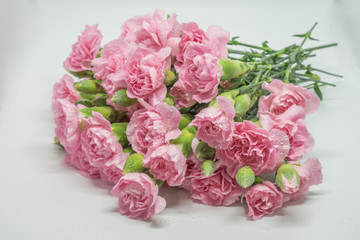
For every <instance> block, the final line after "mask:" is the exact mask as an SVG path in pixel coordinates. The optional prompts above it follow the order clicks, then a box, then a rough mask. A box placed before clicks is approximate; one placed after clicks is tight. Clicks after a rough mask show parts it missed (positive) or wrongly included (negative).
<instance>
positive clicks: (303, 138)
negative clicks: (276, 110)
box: [259, 106, 314, 162]
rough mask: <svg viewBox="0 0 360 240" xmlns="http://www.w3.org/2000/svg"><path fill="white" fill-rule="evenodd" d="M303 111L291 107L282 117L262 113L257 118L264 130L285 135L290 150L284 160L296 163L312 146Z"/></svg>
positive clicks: (312, 142) (311, 138) (312, 140)
mask: <svg viewBox="0 0 360 240" xmlns="http://www.w3.org/2000/svg"><path fill="white" fill-rule="evenodd" d="M304 118H305V111H304V109H303V108H302V107H298V106H292V107H291V108H289V109H288V110H287V111H286V112H284V113H283V114H282V115H280V116H279V115H275V114H273V113H264V114H261V115H260V116H259V120H260V123H261V126H262V127H263V128H264V129H267V130H269V131H270V130H272V129H279V130H281V131H283V132H284V133H286V134H287V136H288V137H289V142H290V150H289V153H288V155H287V157H286V159H287V160H288V161H290V162H297V161H298V160H299V159H300V158H301V157H302V156H303V154H304V153H310V152H311V150H312V148H313V146H314V139H313V137H312V136H311V134H310V133H309V131H308V130H307V128H306V123H305V120H304Z"/></svg>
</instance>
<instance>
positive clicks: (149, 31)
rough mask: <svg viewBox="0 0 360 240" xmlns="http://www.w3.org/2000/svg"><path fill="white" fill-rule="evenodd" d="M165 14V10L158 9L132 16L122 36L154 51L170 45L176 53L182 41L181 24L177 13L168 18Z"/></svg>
mask: <svg viewBox="0 0 360 240" xmlns="http://www.w3.org/2000/svg"><path fill="white" fill-rule="evenodd" d="M164 16H165V11H162V10H158V9H157V10H155V12H153V13H149V14H147V15H144V16H137V17H134V18H131V19H129V20H127V21H125V23H124V24H123V26H122V34H121V36H120V37H121V38H124V39H125V40H126V41H129V42H135V43H137V44H140V43H141V44H144V45H145V46H146V47H147V48H151V49H153V50H154V51H159V50H160V49H162V48H165V47H170V48H171V49H172V55H175V54H176V52H177V51H178V43H179V41H180V25H179V23H178V22H177V21H176V19H175V18H176V15H175V14H172V15H171V16H170V17H169V18H166V19H165V18H164Z"/></svg>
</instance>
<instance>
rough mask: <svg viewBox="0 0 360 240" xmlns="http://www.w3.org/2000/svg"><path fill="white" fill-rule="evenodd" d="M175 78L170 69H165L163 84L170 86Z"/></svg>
mask: <svg viewBox="0 0 360 240" xmlns="http://www.w3.org/2000/svg"><path fill="white" fill-rule="evenodd" d="M176 80H177V77H176V74H175V73H174V72H173V71H171V70H170V69H166V70H165V78H164V84H165V86H167V87H168V86H171V85H173V84H174V83H175V82H176Z"/></svg>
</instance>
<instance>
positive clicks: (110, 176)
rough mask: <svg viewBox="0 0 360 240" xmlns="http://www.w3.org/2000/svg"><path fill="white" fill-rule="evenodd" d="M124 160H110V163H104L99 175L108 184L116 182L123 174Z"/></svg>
mask: <svg viewBox="0 0 360 240" xmlns="http://www.w3.org/2000/svg"><path fill="white" fill-rule="evenodd" d="M124 163H125V162H120V161H118V162H112V163H111V164H110V165H104V166H103V167H102V168H101V169H100V171H99V173H100V177H101V178H102V179H103V180H104V181H105V182H106V183H108V184H116V183H118V182H119V180H120V178H121V177H122V176H123V169H124Z"/></svg>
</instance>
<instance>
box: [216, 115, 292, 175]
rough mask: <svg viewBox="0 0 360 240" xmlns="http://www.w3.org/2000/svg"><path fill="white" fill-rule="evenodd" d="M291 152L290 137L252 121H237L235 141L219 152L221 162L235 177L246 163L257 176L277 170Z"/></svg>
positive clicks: (234, 134)
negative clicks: (268, 129)
mask: <svg viewBox="0 0 360 240" xmlns="http://www.w3.org/2000/svg"><path fill="white" fill-rule="evenodd" d="M288 151H289V139H288V137H287V136H286V134H285V133H284V132H282V131H280V130H277V129H274V130H272V131H270V132H269V131H267V130H265V129H262V128H260V127H259V126H258V125H257V124H256V123H253V122H250V121H244V122H235V130H234V133H233V135H232V141H231V142H230V144H229V145H228V147H227V148H225V149H218V150H217V151H216V153H217V157H218V158H219V159H220V162H221V163H222V164H223V165H225V166H226V167H227V171H228V173H229V174H230V176H232V177H234V176H235V175H236V173H237V171H238V169H240V168H241V167H243V166H249V167H251V169H252V170H253V171H254V173H255V175H259V174H260V173H262V172H264V171H265V172H269V171H275V170H276V169H277V168H278V167H279V166H280V164H281V163H282V161H283V160H284V158H285V156H286V155H287V153H288Z"/></svg>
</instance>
